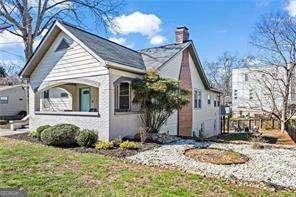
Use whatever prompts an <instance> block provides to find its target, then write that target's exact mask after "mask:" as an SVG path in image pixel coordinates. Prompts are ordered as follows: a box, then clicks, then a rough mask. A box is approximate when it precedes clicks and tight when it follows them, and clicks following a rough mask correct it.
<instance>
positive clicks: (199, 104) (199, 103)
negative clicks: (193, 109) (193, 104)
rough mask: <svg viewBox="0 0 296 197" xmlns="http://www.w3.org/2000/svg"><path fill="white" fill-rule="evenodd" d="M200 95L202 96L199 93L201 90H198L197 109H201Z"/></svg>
mask: <svg viewBox="0 0 296 197" xmlns="http://www.w3.org/2000/svg"><path fill="white" fill-rule="evenodd" d="M201 96H202V95H201V91H200V90H198V108H199V109H201V99H202V98H201Z"/></svg>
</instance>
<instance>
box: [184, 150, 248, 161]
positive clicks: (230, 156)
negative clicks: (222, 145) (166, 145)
mask: <svg viewBox="0 0 296 197" xmlns="http://www.w3.org/2000/svg"><path fill="white" fill-rule="evenodd" d="M185 155H186V156H187V157H190V158H192V159H195V160H198V161H201V162H207V163H213V164H221V165H230V164H242V163H246V162H247V161H248V160H249V158H248V157H247V156H245V155H242V154H240V153H237V152H234V151H231V150H223V149H216V148H203V149H198V148H194V149H189V150H187V151H186V152H185Z"/></svg>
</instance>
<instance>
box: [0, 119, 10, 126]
mask: <svg viewBox="0 0 296 197" xmlns="http://www.w3.org/2000/svg"><path fill="white" fill-rule="evenodd" d="M7 123H8V121H7V120H0V125H6V124H7Z"/></svg>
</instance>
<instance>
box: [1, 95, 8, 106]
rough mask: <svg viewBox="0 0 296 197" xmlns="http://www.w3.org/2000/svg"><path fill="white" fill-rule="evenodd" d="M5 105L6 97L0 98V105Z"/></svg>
mask: <svg viewBox="0 0 296 197" xmlns="http://www.w3.org/2000/svg"><path fill="white" fill-rule="evenodd" d="M7 103H8V96H1V97H0V104H7Z"/></svg>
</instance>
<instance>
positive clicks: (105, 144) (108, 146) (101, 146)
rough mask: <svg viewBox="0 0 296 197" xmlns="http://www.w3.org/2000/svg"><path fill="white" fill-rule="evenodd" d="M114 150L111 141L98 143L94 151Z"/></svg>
mask: <svg viewBox="0 0 296 197" xmlns="http://www.w3.org/2000/svg"><path fill="white" fill-rule="evenodd" d="M111 148H114V143H113V142H112V141H107V140H104V141H99V142H98V143H96V149H99V150H100V149H104V150H106V149H111Z"/></svg>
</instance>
